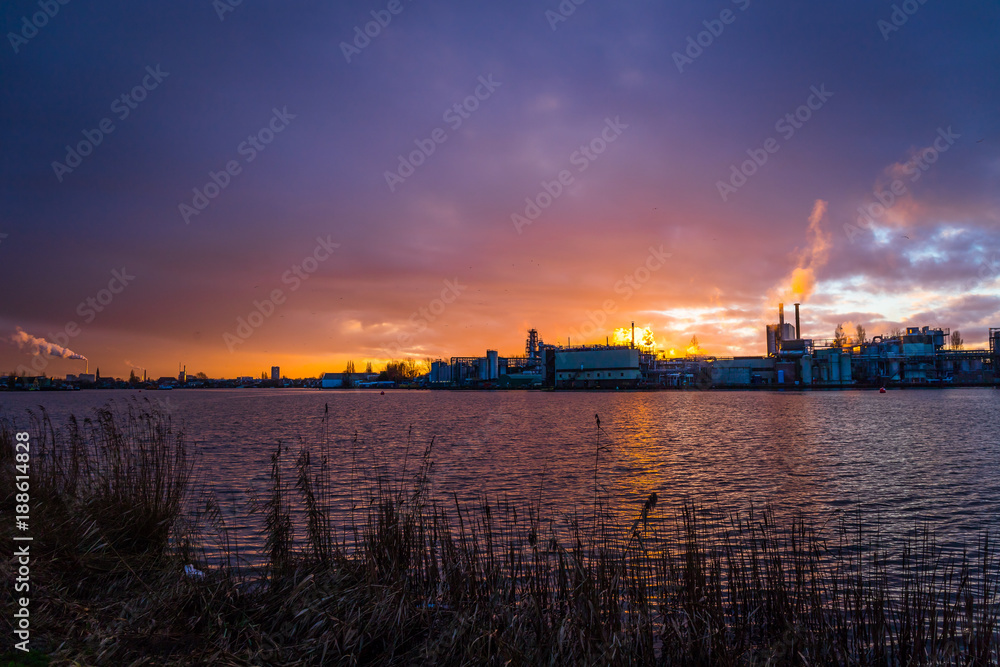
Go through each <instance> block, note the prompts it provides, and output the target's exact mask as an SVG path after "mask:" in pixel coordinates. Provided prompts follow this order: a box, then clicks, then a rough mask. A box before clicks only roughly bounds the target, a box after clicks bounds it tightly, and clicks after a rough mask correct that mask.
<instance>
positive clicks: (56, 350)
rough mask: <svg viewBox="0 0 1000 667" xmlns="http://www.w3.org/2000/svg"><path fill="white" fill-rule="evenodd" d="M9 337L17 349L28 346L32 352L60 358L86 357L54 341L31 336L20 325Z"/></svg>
mask: <svg viewBox="0 0 1000 667" xmlns="http://www.w3.org/2000/svg"><path fill="white" fill-rule="evenodd" d="M10 339H11V341H13V342H15V343H17V347H18V348H19V349H22V350H23V349H24V348H25V347H29V346H30V347H31V348H32V354H47V355H49V356H50V357H59V358H61V359H84V360H85V359H86V358H87V357H85V356H83V355H82V354H77V353H76V352H74V351H73V350H70V349H69V348H65V347H62V346H61V345H56V344H55V343H50V342H49V341H47V340H45V339H44V338H38V337H37V336H32V335H31V334H29V333H27V332H25V331H24V330H23V329H22V328H21V327H17V333H15V334H12V335H11V337H10Z"/></svg>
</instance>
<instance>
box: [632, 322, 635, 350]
mask: <svg viewBox="0 0 1000 667" xmlns="http://www.w3.org/2000/svg"><path fill="white" fill-rule="evenodd" d="M632 348H633V349H634V348H635V322H633V323H632Z"/></svg>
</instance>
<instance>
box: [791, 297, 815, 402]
mask: <svg viewBox="0 0 1000 667" xmlns="http://www.w3.org/2000/svg"><path fill="white" fill-rule="evenodd" d="M795 305H796V306H797V305H798V304H795ZM796 310H797V309H796ZM799 376H800V377H801V378H802V384H804V385H810V384H812V381H813V369H812V357H811V356H809V355H808V354H807V355H805V356H804V357H802V371H801V372H800V374H799Z"/></svg>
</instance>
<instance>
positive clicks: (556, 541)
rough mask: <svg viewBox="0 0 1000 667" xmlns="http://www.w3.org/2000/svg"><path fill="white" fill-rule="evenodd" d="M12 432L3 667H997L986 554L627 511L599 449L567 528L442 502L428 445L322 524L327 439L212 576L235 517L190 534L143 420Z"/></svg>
mask: <svg viewBox="0 0 1000 667" xmlns="http://www.w3.org/2000/svg"><path fill="white" fill-rule="evenodd" d="M16 426H17V428H16V429H15V424H14V422H13V421H12V420H10V419H8V420H6V421H2V422H0V458H2V465H3V475H4V482H3V489H4V493H3V502H4V505H3V510H4V511H3V516H4V517H10V516H11V515H12V514H13V508H14V505H15V501H14V494H13V492H12V490H11V487H12V484H11V483H10V481H9V480H12V479H13V474H14V472H13V467H14V433H15V431H16V430H24V431H28V432H30V433H31V436H32V443H33V444H32V457H31V458H32V463H31V466H32V467H31V475H32V480H31V520H32V527H31V532H32V534H33V535H34V536H35V541H34V542H33V546H32V574H31V600H32V606H31V619H32V641H31V647H32V648H33V649H35V651H36V652H38V653H39V654H41V655H35V654H33V655H32V656H30V657H27V656H25V655H24V654H21V653H19V652H12V653H9V654H6V655H4V659H3V660H0V665H6V664H8V659H13V660H15V661H17V660H21V661H25V662H24V664H46V662H48V663H49V664H52V665H70V664H81V665H154V664H157V665H159V664H171V665H259V664H267V665H306V664H316V665H320V664H354V663H363V664H456V665H457V664H508V663H509V664H518V665H521V664H601V665H604V664H684V665H751V664H772V665H786V664H787V665H792V664H820V665H847V664H858V665H892V664H898V665H911V664H950V665H951V664H953V665H987V664H1000V628H998V620H1000V598H998V594H997V581H998V574H1000V563H998V561H997V557H996V556H997V554H996V551H995V549H994V546H993V544H992V543H991V542H990V541H989V540H988V539H987V537H986V536H979V537H978V538H974V540H975V543H974V544H973V545H971V548H970V550H969V551H968V552H965V553H961V552H960V553H958V554H957V556H953V555H951V554H950V553H946V552H945V551H944V550H942V549H941V548H939V547H938V546H937V545H936V543H935V541H934V538H933V535H932V534H931V533H930V532H929V531H926V530H925V531H917V532H916V533H915V536H914V537H912V538H911V539H910V540H909V541H908V542H906V543H904V544H896V545H893V546H892V548H888V547H883V546H882V545H881V544H880V543H879V541H878V538H877V536H872V535H871V534H870V532H869V533H862V532H860V529H859V528H857V527H856V526H854V525H853V524H852V523H851V521H849V520H841V521H840V522H839V523H838V525H836V526H832V527H830V526H823V527H816V526H810V525H807V524H806V523H804V522H803V521H801V520H795V521H782V522H779V521H777V520H776V519H775V513H774V512H773V511H771V510H770V509H765V510H763V511H754V510H749V511H744V512H742V513H731V514H722V513H721V512H719V511H715V512H707V511H705V510H703V509H702V508H695V507H692V506H684V507H671V508H665V507H664V506H663V505H664V503H660V504H659V505H658V504H657V502H656V498H655V496H651V497H650V498H649V500H647V501H646V503H645V505H642V506H640V507H636V508H635V511H634V514H633V515H632V516H623V515H622V514H621V513H620V511H619V512H618V513H615V512H612V511H611V510H610V509H609V506H608V502H607V501H608V499H607V497H606V494H604V493H603V491H602V490H601V483H600V476H601V453H602V445H601V444H600V431H599V430H598V431H596V433H595V443H594V471H593V472H594V495H593V497H592V498H589V499H586V500H584V501H582V502H581V506H580V507H579V508H578V509H577V513H576V514H573V513H572V510H570V513H569V514H562V515H560V516H558V517H556V516H543V511H542V509H541V506H540V504H537V503H535V504H533V503H523V504H518V503H515V502H506V501H502V500H501V501H496V500H491V499H486V498H483V499H482V500H481V501H480V502H477V503H472V504H462V503H459V502H458V500H457V498H455V499H453V501H451V502H445V501H443V500H442V497H441V496H440V495H439V494H431V493H430V490H429V481H430V479H432V474H431V470H432V460H433V458H432V457H433V451H432V444H433V443H431V445H428V446H427V447H426V450H425V451H424V452H423V456H418V457H416V458H417V459H418V462H417V463H416V464H415V465H414V466H412V467H415V468H416V469H411V470H409V471H405V470H404V471H399V470H397V471H396V473H395V474H389V472H388V470H387V469H385V468H384V467H380V466H374V467H373V466H372V465H370V462H366V463H365V465H360V464H359V465H358V466H357V468H356V469H357V470H359V471H360V470H367V471H368V473H367V474H366V475H364V476H363V477H362V478H360V479H359V480H358V481H357V485H356V486H355V488H356V493H357V497H356V505H355V507H356V510H355V511H351V512H349V513H350V514H351V516H350V517H344V516H333V515H331V513H330V511H329V499H330V491H331V487H330V481H329V475H330V473H329V469H328V465H327V464H328V463H329V461H328V459H326V452H327V446H328V442H327V441H326V439H325V438H323V437H322V436H320V437H318V438H317V443H316V444H315V445H313V446H311V447H303V448H302V449H301V450H300V451H289V450H287V449H283V448H281V447H278V448H277V450H276V451H275V454H274V456H273V459H272V469H271V476H270V479H271V484H270V487H269V488H268V489H267V490H261V491H260V492H259V494H258V495H256V496H255V497H253V498H252V499H251V502H250V508H251V510H252V511H254V512H257V513H259V514H260V516H261V517H262V520H263V521H262V522H263V524H264V525H265V527H266V529H265V534H264V535H262V536H261V540H262V543H263V544H264V545H265V551H266V559H265V562H264V563H262V564H260V565H257V566H254V567H247V566H242V565H241V564H240V563H239V561H238V559H234V558H232V557H225V556H224V557H222V558H221V559H219V558H214V559H213V560H212V561H211V564H210V562H209V561H208V560H207V558H206V554H207V553H208V549H207V547H206V545H215V544H219V545H222V546H223V547H225V546H226V545H227V544H228V543H229V533H228V531H227V530H226V527H225V522H224V521H223V519H222V516H221V513H219V512H218V509H217V507H215V506H213V504H212V503H211V502H209V503H208V504H207V510H206V511H205V512H203V513H201V515H200V516H198V517H193V518H192V517H190V516H186V512H185V511H184V508H185V506H186V505H185V504H186V497H185V494H186V493H188V488H189V486H190V485H189V481H190V475H191V469H192V466H191V456H190V455H189V452H188V450H187V448H186V445H185V440H184V437H183V434H182V433H181V432H179V431H178V430H177V427H176V425H174V424H172V423H171V422H170V420H169V419H168V418H167V417H166V416H164V415H163V414H161V413H160V412H158V411H157V410H155V409H154V408H153V407H151V406H150V405H149V404H143V403H132V404H130V405H128V406H125V407H119V408H113V407H109V408H106V409H102V410H99V411H97V412H96V413H95V414H94V415H92V416H91V417H89V418H87V419H84V420H83V421H76V420H71V421H70V422H69V423H68V424H67V425H65V426H61V425H60V427H58V428H56V427H55V426H53V424H51V423H50V421H49V419H48V418H47V417H46V415H45V414H44V412H41V413H34V414H31V415H29V416H27V417H25V418H19V419H18V420H17V424H16ZM650 491H653V490H652V489H651V490H650ZM7 523H9V522H8V521H5V524H7ZM857 525H860V523H858V524H857ZM335 526H337V527H336V528H335ZM852 526H853V527H852ZM12 532H13V527H8V525H4V533H5V536H4V546H3V548H4V549H5V550H6V554H5V557H4V558H3V559H2V560H3V566H2V567H3V576H4V581H6V582H12V581H13V579H14V576H15V572H16V565H15V564H14V562H13V559H12V558H10V556H9V553H10V547H9V545H10V544H12V542H11V539H10V538H11V533H12ZM232 552H233V550H232V549H229V550H228V551H224V553H226V554H228V555H229V556H232V555H233V553H232ZM185 565H194V566H195V567H196V568H197V569H198V570H200V571H203V572H204V574H201V572H198V571H193V572H191V573H190V574H187V575H185V574H184V569H185ZM3 623H4V624H5V625H6V627H5V632H4V636H5V637H6V638H8V639H7V641H6V642H5V644H6V645H5V646H4V647H2V648H0V651H3V650H6V649H7V648H8V647H9V646H11V645H12V643H13V642H12V641H11V640H10V638H11V637H12V630H11V628H10V623H11V617H10V614H9V613H5V614H4V619H3ZM29 660H37V662H28V661H29ZM14 664H21V663H18V662H15V663H14Z"/></svg>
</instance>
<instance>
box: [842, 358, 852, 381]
mask: <svg viewBox="0 0 1000 667" xmlns="http://www.w3.org/2000/svg"><path fill="white" fill-rule="evenodd" d="M840 381H841V383H843V384H851V382H852V378H851V355H849V354H842V355H840Z"/></svg>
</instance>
